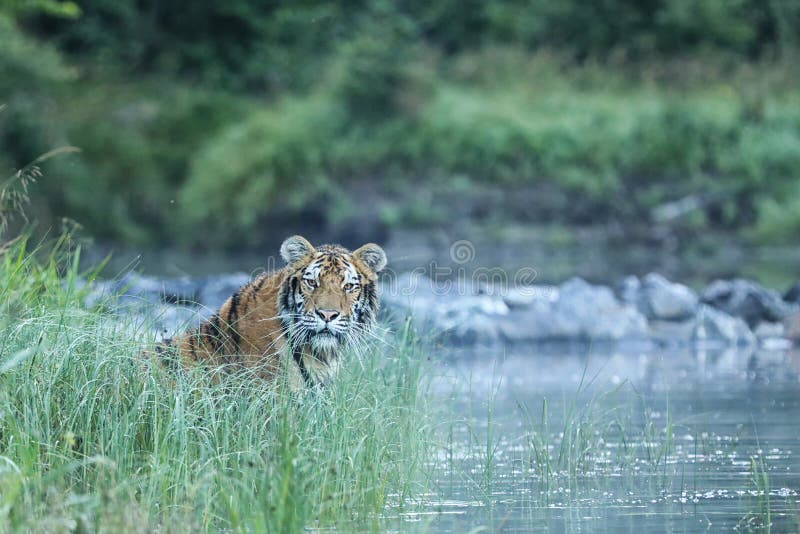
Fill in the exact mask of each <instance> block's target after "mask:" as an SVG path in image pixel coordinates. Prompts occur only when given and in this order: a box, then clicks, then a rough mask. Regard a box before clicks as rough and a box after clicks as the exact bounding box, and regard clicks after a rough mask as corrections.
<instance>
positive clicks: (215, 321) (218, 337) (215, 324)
mask: <svg viewBox="0 0 800 534" xmlns="http://www.w3.org/2000/svg"><path fill="white" fill-rule="evenodd" d="M203 336H204V337H205V340H206V343H208V344H209V345H210V346H211V348H212V350H213V351H214V352H218V351H219V348H220V345H222V332H221V331H220V329H219V315H216V314H214V315H213V316H212V317H211V319H209V320H208V322H207V323H205V324H203Z"/></svg>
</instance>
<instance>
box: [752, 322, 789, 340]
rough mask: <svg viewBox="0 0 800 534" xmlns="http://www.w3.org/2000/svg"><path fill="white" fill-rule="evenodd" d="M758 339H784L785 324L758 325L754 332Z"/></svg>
mask: <svg viewBox="0 0 800 534" xmlns="http://www.w3.org/2000/svg"><path fill="white" fill-rule="evenodd" d="M753 334H755V336H756V337H757V338H758V339H779V338H783V337H784V327H783V323H767V322H761V323H758V326H757V327H756V329H755V330H754V331H753Z"/></svg>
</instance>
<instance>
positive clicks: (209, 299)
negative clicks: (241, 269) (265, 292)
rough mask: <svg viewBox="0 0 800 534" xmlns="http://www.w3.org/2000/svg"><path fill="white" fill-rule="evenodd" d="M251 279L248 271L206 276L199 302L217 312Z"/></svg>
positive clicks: (199, 292)
mask: <svg viewBox="0 0 800 534" xmlns="http://www.w3.org/2000/svg"><path fill="white" fill-rule="evenodd" d="M249 281H250V276H249V275H248V274H247V273H233V274H225V275H221V276H211V277H208V278H206V279H205V280H204V281H203V283H202V284H201V286H200V289H199V291H198V295H197V302H198V303H199V304H200V305H201V306H202V307H203V308H205V309H206V310H211V311H212V313H213V312H215V311H216V310H217V309H218V308H219V307H220V306H222V304H223V303H224V302H225V301H226V300H227V299H228V297H230V296H231V295H233V294H234V293H236V291H238V290H239V288H240V287H242V286H243V285H245V284H246V283H248V282H249Z"/></svg>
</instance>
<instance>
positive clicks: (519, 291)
mask: <svg viewBox="0 0 800 534" xmlns="http://www.w3.org/2000/svg"><path fill="white" fill-rule="evenodd" d="M502 297H503V302H505V303H506V306H508V307H509V308H510V309H512V310H515V309H521V308H528V307H530V306H533V305H534V304H536V303H537V302H555V301H556V299H558V287H556V286H545V285H539V286H521V287H512V288H509V289H506V290H505V291H503V293H502Z"/></svg>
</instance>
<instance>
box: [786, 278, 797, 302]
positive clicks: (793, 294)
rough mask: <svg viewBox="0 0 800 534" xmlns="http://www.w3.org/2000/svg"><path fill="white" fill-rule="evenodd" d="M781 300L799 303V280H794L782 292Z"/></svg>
mask: <svg viewBox="0 0 800 534" xmlns="http://www.w3.org/2000/svg"><path fill="white" fill-rule="evenodd" d="M783 300H784V301H786V302H788V303H790V304H798V305H800V282H795V283H794V285H792V287H790V288H789V289H788V290H787V291H786V293H784V294H783Z"/></svg>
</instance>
